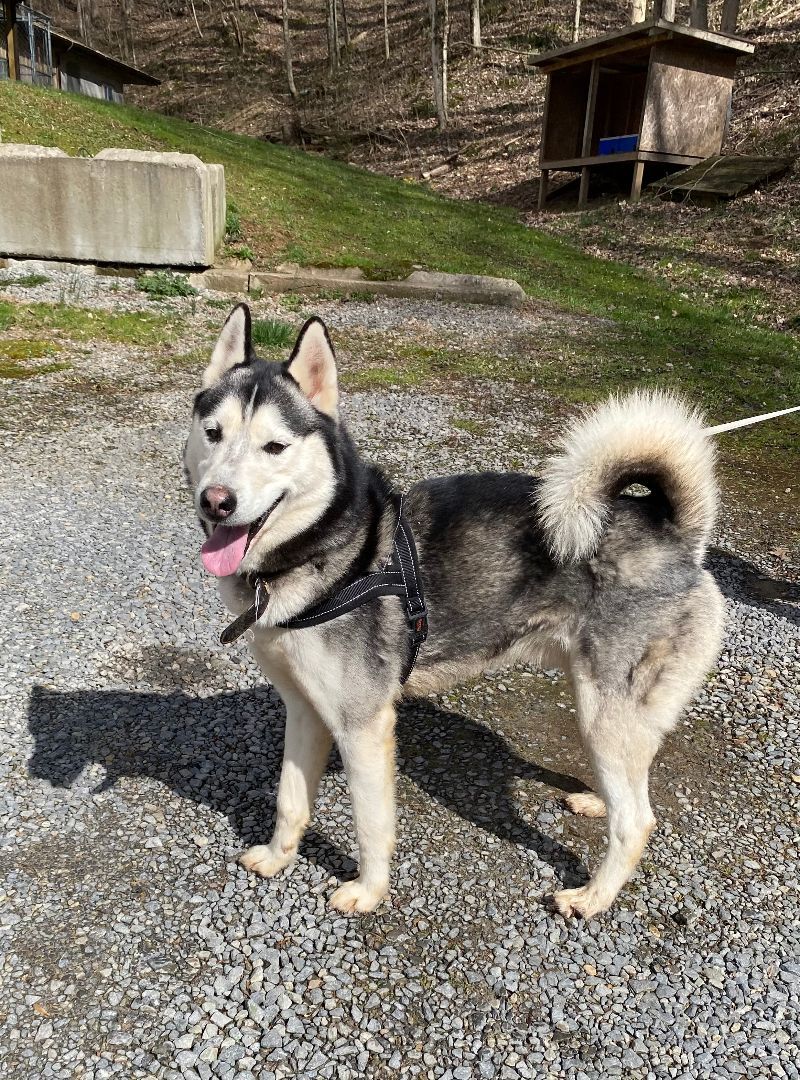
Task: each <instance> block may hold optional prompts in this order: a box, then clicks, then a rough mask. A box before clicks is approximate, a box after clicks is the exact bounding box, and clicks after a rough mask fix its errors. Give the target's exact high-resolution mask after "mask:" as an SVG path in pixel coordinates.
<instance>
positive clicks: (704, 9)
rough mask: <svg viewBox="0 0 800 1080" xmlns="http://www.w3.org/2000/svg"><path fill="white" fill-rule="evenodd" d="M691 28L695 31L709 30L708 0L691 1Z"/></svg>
mask: <svg viewBox="0 0 800 1080" xmlns="http://www.w3.org/2000/svg"><path fill="white" fill-rule="evenodd" d="M689 26H693V27H694V28H695V30H708V0H690V6H689Z"/></svg>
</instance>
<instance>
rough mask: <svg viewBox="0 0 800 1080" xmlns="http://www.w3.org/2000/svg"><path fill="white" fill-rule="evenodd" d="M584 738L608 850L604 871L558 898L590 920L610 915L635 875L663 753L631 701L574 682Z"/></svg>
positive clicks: (561, 905)
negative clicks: (653, 776) (654, 772)
mask: <svg viewBox="0 0 800 1080" xmlns="http://www.w3.org/2000/svg"><path fill="white" fill-rule="evenodd" d="M575 684H576V690H577V700H578V714H579V723H580V728H581V735H582V736H583V740H584V742H585V744H586V748H587V750H588V751H589V754H590V756H591V758H592V764H593V767H594V772H595V778H596V780H597V785H598V787H599V789H600V791H601V792H602V795H603V799H602V800H601V799H599V798H598V797H597V796H596V795H593V794H591V793H589V794H590V797H591V799H592V800H593V801H592V802H591V803H590V804H589V805H590V809H595V810H596V809H599V808H601V807H602V806H603V803H605V807H606V809H607V813H608V849H607V851H606V855H605V858H604V859H603V861H602V863H601V865H600V868H599V870H598V871H597V873H596V874H595V876H594V877H593V878H592V880H591V881H590V882H589V884H588V885H584V886H583V887H582V888H579V889H564V890H562V891H561V892H558V893H556V894H555V896H554V898H553V899H554V902H555V906H556V908H557V909H558V911H560V912H561V914H562V915H565V916H569V915H583V916H585V917H586V918H589V917H591V916H592V915H595V914H597V912H599V911H605V910H606V908H608V907H610V905H611V904H612V903H613V901H614V899H615V897H616V895H617V893H618V892H619V890H620V889H621V888H622V886H623V885H624V884H625V882H626V881H627V880H628V878H629V877H630V876H631V874H632V873H633V871H634V869H635V868H636V865H637V864H638V862H639V859H640V857H641V854H642V851H643V850H644V846H645V844H646V843H647V838H648V837H649V835H650V833H651V831H652V829H653V827H654V825H655V818H654V816H653V811H652V810H651V808H650V799H649V796H648V790H647V777H648V771H649V768H650V763H651V761H652V760H653V757H654V755H655V753H656V751H657V749H658V746H659V742H660V732H659V731H658V730H657V729H656V730H653V728H652V727H651V725H650V724H649V723H648V718H647V717H646V716H643V715H641V713H638V714H637V709H636V706H635V703H634V702H632V701H631V700H630V699H629V698H627V699H624V700H615V699H612V698H610V697H603V696H601V695H599V694H598V693H597V691H596V690H595V688H594V687H593V686H592V685H591V684H590V683H588V682H584V681H583V680H580V679H579V678H577V677H576V679H575Z"/></svg>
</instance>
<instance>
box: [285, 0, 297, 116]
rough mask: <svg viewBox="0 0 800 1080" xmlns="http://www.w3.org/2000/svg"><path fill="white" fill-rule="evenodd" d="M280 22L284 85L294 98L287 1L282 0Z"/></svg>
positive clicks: (295, 93) (295, 95) (294, 87)
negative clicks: (284, 70) (284, 74)
mask: <svg viewBox="0 0 800 1080" xmlns="http://www.w3.org/2000/svg"><path fill="white" fill-rule="evenodd" d="M281 21H282V22H283V63H284V66H285V68H286V83H287V85H288V87H289V93H290V94H291V95H292V97H293V98H296V97H297V87H296V86H295V85H294V71H293V70H292V33H291V30H290V29H289V0H282V3H281Z"/></svg>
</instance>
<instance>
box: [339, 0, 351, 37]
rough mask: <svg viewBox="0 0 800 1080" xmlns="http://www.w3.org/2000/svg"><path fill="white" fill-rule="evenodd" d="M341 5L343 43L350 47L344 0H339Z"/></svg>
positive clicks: (348, 25)
mask: <svg viewBox="0 0 800 1080" xmlns="http://www.w3.org/2000/svg"><path fill="white" fill-rule="evenodd" d="M340 2H341V5H342V29H343V30H344V43H345V45H346V46H347V47H348V48H350V24H349V22H348V21H347V5H346V3H345V0H340Z"/></svg>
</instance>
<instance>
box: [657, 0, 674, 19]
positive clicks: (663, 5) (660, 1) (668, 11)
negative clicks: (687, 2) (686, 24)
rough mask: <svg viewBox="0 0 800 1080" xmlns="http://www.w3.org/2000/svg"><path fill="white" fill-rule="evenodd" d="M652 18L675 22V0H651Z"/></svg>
mask: <svg viewBox="0 0 800 1080" xmlns="http://www.w3.org/2000/svg"><path fill="white" fill-rule="evenodd" d="M653 18H654V19H663V20H664V21H665V22H675V0H653Z"/></svg>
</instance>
